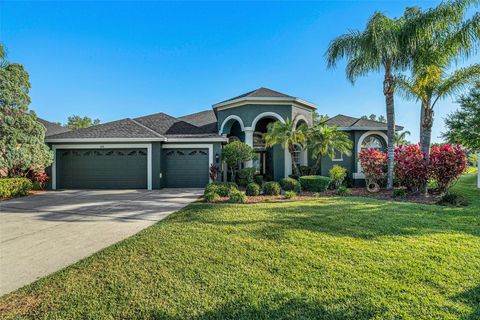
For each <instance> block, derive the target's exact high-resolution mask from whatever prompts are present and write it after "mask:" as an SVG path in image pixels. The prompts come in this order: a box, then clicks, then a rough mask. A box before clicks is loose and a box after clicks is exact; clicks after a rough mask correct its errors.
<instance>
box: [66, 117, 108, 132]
mask: <svg viewBox="0 0 480 320" xmlns="http://www.w3.org/2000/svg"><path fill="white" fill-rule="evenodd" d="M99 123H100V119H95V120H92V119H91V118H90V117H87V116H85V117H83V118H82V117H81V116H77V115H73V116H71V117H68V122H67V124H66V127H67V128H68V129H70V130H76V129H81V128H88V127H91V126H95V125H97V124H99Z"/></svg>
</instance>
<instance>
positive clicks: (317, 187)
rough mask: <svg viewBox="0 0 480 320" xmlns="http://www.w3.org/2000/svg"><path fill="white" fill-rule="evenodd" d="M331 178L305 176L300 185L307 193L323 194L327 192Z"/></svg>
mask: <svg viewBox="0 0 480 320" xmlns="http://www.w3.org/2000/svg"><path fill="white" fill-rule="evenodd" d="M329 184H330V178H329V177H324V176H303V177H300V185H301V186H302V189H303V190H305V191H313V192H323V191H325V190H327V188H328V185H329Z"/></svg>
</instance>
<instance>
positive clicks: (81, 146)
mask: <svg viewBox="0 0 480 320" xmlns="http://www.w3.org/2000/svg"><path fill="white" fill-rule="evenodd" d="M124 148H141V149H144V148H145V149H147V189H148V190H152V144H151V143H145V144H126V143H125V144H57V145H55V144H54V145H53V146H52V151H53V164H52V189H53V190H56V189H57V150H58V149H60V150H62V149H124Z"/></svg>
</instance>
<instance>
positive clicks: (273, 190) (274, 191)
mask: <svg viewBox="0 0 480 320" xmlns="http://www.w3.org/2000/svg"><path fill="white" fill-rule="evenodd" d="M281 191H282V189H281V188H280V184H279V183H278V182H275V181H270V182H267V183H265V185H264V186H263V193H264V194H266V195H269V196H278V195H279V194H280V192H281Z"/></svg>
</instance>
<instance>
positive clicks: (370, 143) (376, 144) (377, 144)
mask: <svg viewBox="0 0 480 320" xmlns="http://www.w3.org/2000/svg"><path fill="white" fill-rule="evenodd" d="M361 148H362V150H365V149H371V148H373V149H383V143H382V141H381V140H380V138H379V137H377V136H374V135H370V136H367V137H365V139H363V141H362V144H361Z"/></svg>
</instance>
